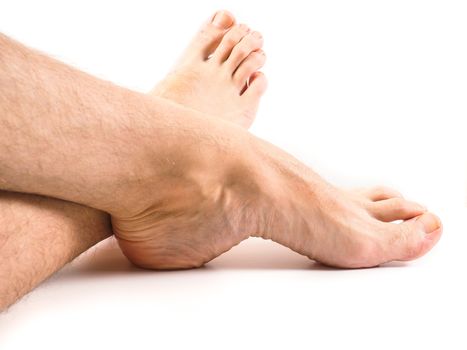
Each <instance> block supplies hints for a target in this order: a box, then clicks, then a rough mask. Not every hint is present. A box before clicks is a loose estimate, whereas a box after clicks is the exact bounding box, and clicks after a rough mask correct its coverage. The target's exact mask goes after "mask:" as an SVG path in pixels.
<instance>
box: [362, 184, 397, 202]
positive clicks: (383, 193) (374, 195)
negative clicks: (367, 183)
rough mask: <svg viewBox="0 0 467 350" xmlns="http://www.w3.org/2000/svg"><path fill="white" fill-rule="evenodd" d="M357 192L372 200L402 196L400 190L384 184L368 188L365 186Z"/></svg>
mask: <svg viewBox="0 0 467 350" xmlns="http://www.w3.org/2000/svg"><path fill="white" fill-rule="evenodd" d="M358 192H360V193H361V194H362V195H364V196H365V197H367V198H368V199H370V200H372V201H374V202H376V201H381V200H385V199H390V198H403V197H402V194H401V193H400V192H398V191H396V190H394V189H392V188H390V187H385V186H376V187H372V188H368V189H367V188H365V189H362V190H359V191H358Z"/></svg>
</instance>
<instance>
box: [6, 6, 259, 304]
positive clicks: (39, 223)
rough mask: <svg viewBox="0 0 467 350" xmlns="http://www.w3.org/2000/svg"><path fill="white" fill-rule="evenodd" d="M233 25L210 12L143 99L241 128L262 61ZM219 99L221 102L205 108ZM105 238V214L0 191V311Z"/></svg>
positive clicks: (252, 106) (254, 42)
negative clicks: (5, 269)
mask: <svg viewBox="0 0 467 350" xmlns="http://www.w3.org/2000/svg"><path fill="white" fill-rule="evenodd" d="M234 22H235V20H234V18H233V16H232V15H231V14H229V13H228V12H226V11H219V12H217V13H216V14H215V15H214V16H213V17H212V21H211V20H210V21H208V22H207V23H205V24H204V25H203V26H202V28H201V29H200V30H199V32H198V33H197V34H196V36H195V37H194V39H193V40H192V42H191V43H190V44H189V46H188V48H187V49H186V50H185V52H184V54H183V55H182V57H181V59H180V62H179V63H178V64H177V65H176V67H175V68H174V70H173V71H172V72H171V73H170V74H169V75H168V77H167V78H166V79H165V80H164V81H162V82H160V83H159V84H158V85H157V86H156V87H155V88H154V90H153V91H151V93H150V94H151V95H154V96H161V97H164V98H167V99H169V100H172V101H174V102H176V103H180V104H183V105H185V106H188V107H191V108H193V109H196V110H200V111H203V112H207V113H209V114H212V115H215V116H216V117H219V118H223V119H225V120H229V121H231V122H234V123H238V124H243V125H245V126H246V125H248V126H249V125H250V124H251V123H252V121H253V119H254V116H255V113H256V109H257V107H258V103H259V100H260V97H261V95H262V94H263V92H264V90H265V87H266V84H265V78H264V75H262V73H258V72H257V69H259V68H260V67H261V65H262V63H264V60H263V59H262V58H260V60H258V61H255V62H253V64H252V62H251V60H252V58H248V57H249V56H248V55H249V54H253V56H255V55H256V53H254V52H258V51H257V50H259V49H260V48H261V45H262V41H261V40H260V39H258V37H260V35H259V33H258V32H251V31H249V30H248V29H247V27H246V26H244V25H241V26H237V25H234ZM233 39H235V40H233ZM220 43H223V45H222V49H223V51H222V53H223V54H225V52H227V51H232V50H233V49H236V51H238V50H241V51H242V52H244V55H246V56H247V58H248V59H246V60H238V57H237V61H238V62H237V65H235V64H234V63H232V62H231V61H232V59H230V60H229V57H230V56H229V55H226V54H225V58H224V60H223V61H221V60H220V59H217V60H209V59H208V57H211V55H213V54H214V53H215V51H216V49H217V48H218V45H219V44H220ZM262 55H263V54H262ZM217 56H220V53H219V52H217V54H216V57H217ZM237 56H238V54H237ZM253 56H252V57H253ZM261 57H263V56H261ZM245 64H246V65H247V68H245ZM239 66H241V67H243V68H242V69H243V71H244V73H243V76H242V78H239V77H238V76H236V77H235V79H234V74H233V73H234V71H236V70H237V68H238V67H239ZM250 77H251V78H252V79H251V83H250V84H249V87H248V89H245V86H244V85H245V82H246V80H247V79H248V78H250ZM194 78H196V79H194ZM241 79H243V84H241V83H240V81H241ZM253 82H254V84H253ZM213 83H215V86H214V84H213ZM247 91H248V93H246V92H247ZM213 97H216V98H213ZM220 99H223V101H220V102H222V103H216V104H213V102H212V101H218V102H219V100H220ZM111 235H112V229H111V225H110V217H109V215H108V214H107V213H105V212H102V211H99V210H96V209H93V208H89V207H86V206H83V205H79V204H76V203H72V202H68V201H64V200H59V199H55V198H49V197H44V196H37V195H29V194H22V193H16V192H7V191H0V264H2V265H3V266H5V264H10V265H11V266H12V268H11V269H9V270H11V271H15V274H14V275H13V276H0V280H9V281H10V282H11V286H15V288H6V289H5V288H0V300H1V301H0V310H1V309H2V308H3V307H5V306H6V305H9V304H10V303H11V302H12V301H14V300H17V299H18V298H19V297H21V296H22V295H24V294H26V293H27V292H29V291H30V290H32V289H33V288H34V287H35V286H37V285H38V284H39V283H40V282H41V281H43V280H44V279H46V278H47V277H49V276H50V275H51V274H53V273H54V272H56V271H57V270H59V269H60V268H62V267H63V266H64V265H65V264H66V263H68V262H69V261H71V260H73V259H74V258H75V257H77V256H78V255H80V254H81V253H82V252H84V251H86V250H87V249H89V248H90V247H92V246H93V245H95V244H96V243H98V242H99V241H101V240H103V239H105V238H107V237H110V236H111ZM26 248H27V249H26ZM38 261H41V263H40V264H38V263H37V262H38ZM4 287H7V286H4ZM1 293H3V295H1Z"/></svg>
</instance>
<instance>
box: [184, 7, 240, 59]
mask: <svg viewBox="0 0 467 350" xmlns="http://www.w3.org/2000/svg"><path fill="white" fill-rule="evenodd" d="M234 23H235V17H234V16H233V15H232V14H231V13H230V12H229V11H226V10H221V11H217V12H216V13H215V14H214V15H213V16H212V17H211V18H210V19H209V20H208V21H207V22H206V23H204V24H203V25H202V27H201V29H200V30H199V31H198V33H197V34H196V35H195V37H194V38H193V40H192V41H191V44H190V45H189V46H188V49H187V50H186V53H185V57H186V58H192V57H195V58H198V59H202V60H206V59H207V58H208V57H209V56H210V55H211V54H212V53H213V52H214V50H215V48H216V47H217V46H218V45H219V43H220V41H221V40H222V38H223V36H224V34H225V33H226V31H227V30H229V29H230V28H231V27H232V26H233V25H234Z"/></svg>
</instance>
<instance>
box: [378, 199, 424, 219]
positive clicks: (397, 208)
mask: <svg viewBox="0 0 467 350" xmlns="http://www.w3.org/2000/svg"><path fill="white" fill-rule="evenodd" d="M369 211H370V213H371V214H372V215H373V216H374V217H375V218H376V219H378V220H381V221H384V222H391V221H395V220H408V219H412V218H414V217H416V216H418V215H421V214H423V213H424V212H425V211H426V208H425V207H423V206H422V205H420V204H418V203H415V202H411V201H407V200H405V199H403V198H391V199H386V200H380V201H377V202H371V203H370V205H369Z"/></svg>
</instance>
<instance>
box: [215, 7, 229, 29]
mask: <svg viewBox="0 0 467 350" xmlns="http://www.w3.org/2000/svg"><path fill="white" fill-rule="evenodd" d="M211 23H212V24H213V25H214V26H216V27H218V28H221V29H228V28H230V27H232V25H233V23H234V21H233V18H232V16H231V15H230V14H229V13H228V12H227V11H217V12H216V13H215V15H214V17H213V18H212V21H211Z"/></svg>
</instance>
